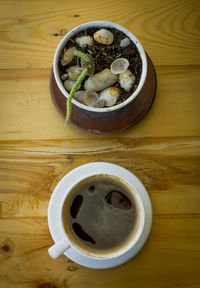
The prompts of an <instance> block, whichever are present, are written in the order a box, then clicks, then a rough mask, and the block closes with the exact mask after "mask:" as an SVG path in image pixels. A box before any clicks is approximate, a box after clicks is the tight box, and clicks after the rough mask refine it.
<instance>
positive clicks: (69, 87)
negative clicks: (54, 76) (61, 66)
mask: <svg viewBox="0 0 200 288" xmlns="http://www.w3.org/2000/svg"><path fill="white" fill-rule="evenodd" d="M75 83H76V81H73V80H71V79H67V80H65V81H64V83H63V85H64V87H65V89H66V90H67V91H71V90H72V88H73V86H74V84H75ZM79 88H80V85H79V86H78V88H77V89H79Z"/></svg>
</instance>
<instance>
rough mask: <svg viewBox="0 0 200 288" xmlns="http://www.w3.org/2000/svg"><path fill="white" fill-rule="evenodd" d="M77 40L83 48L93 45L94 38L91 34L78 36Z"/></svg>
mask: <svg viewBox="0 0 200 288" xmlns="http://www.w3.org/2000/svg"><path fill="white" fill-rule="evenodd" d="M75 41H76V43H77V44H78V45H79V46H80V47H81V48H84V47H85V46H92V45H93V38H92V37H91V36H81V37H77V38H76V40H75Z"/></svg>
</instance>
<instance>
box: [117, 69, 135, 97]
mask: <svg viewBox="0 0 200 288" xmlns="http://www.w3.org/2000/svg"><path fill="white" fill-rule="evenodd" d="M134 82H135V76H134V75H133V74H132V73H131V71H130V70H129V69H127V70H126V71H125V72H124V73H121V74H120V75H119V83H120V86H121V87H122V88H123V89H124V90H126V91H127V92H128V91H130V89H131V87H132V86H133V84H134Z"/></svg>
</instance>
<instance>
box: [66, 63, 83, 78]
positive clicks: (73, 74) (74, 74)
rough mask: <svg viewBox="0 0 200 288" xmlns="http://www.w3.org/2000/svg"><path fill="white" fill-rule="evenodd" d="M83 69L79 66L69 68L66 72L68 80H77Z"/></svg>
mask: <svg viewBox="0 0 200 288" xmlns="http://www.w3.org/2000/svg"><path fill="white" fill-rule="evenodd" d="M82 71H83V69H82V68H81V67H79V66H71V67H70V68H69V69H68V70H67V72H68V75H69V78H70V79H71V80H77V79H78V77H79V76H80V75H81V73H82Z"/></svg>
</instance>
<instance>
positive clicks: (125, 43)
mask: <svg viewBox="0 0 200 288" xmlns="http://www.w3.org/2000/svg"><path fill="white" fill-rule="evenodd" d="M130 43H131V41H130V39H129V38H128V37H126V38H124V39H122V40H121V42H120V47H123V48H125V47H127V46H128V45H130Z"/></svg>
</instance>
